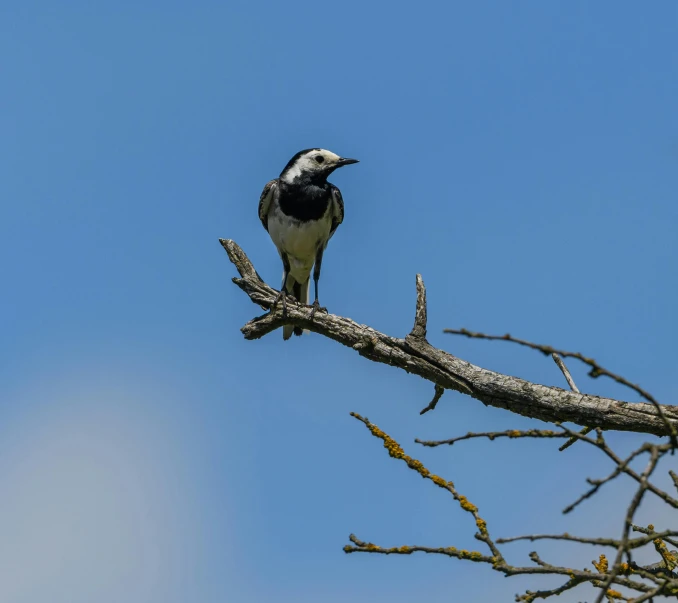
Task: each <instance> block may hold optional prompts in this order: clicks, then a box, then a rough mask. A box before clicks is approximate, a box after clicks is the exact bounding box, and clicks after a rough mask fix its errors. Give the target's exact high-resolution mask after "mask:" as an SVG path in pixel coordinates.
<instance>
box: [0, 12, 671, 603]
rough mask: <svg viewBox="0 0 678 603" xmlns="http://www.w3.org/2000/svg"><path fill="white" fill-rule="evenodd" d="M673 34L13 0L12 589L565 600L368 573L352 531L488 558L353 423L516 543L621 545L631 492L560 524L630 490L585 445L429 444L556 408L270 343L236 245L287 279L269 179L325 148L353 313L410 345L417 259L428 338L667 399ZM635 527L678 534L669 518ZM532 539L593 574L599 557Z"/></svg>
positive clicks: (324, 349)
mask: <svg viewBox="0 0 678 603" xmlns="http://www.w3.org/2000/svg"><path fill="white" fill-rule="evenodd" d="M676 26H678V7H677V6H676V4H675V3H674V2H670V1H664V2H661V1H658V2H654V3H652V4H648V5H644V6H643V7H642V9H641V8H639V6H638V5H637V4H636V3H631V2H609V1H601V2H596V3H590V2H579V1H570V2H567V3H565V2H559V3H555V2H551V3H544V2H537V1H530V2H499V1H489V0H488V1H485V2H473V3H471V2H466V3H461V2H456V3H449V2H420V3H417V4H416V5H413V4H411V3H404V2H391V3H388V4H386V3H372V4H369V3H368V4H365V3H359V2H355V1H353V0H346V1H344V2H341V3H327V2H325V3H321V2H297V3H293V4H290V3H273V2H259V3H249V2H235V1H232V2H229V3H216V2H195V3H193V4H192V5H191V6H190V7H188V5H186V4H184V3H178V2H163V3H159V2H147V3H141V4H140V3H131V2H118V3H117V4H116V5H115V6H113V5H110V4H109V5H105V4H103V3H101V4H98V5H92V4H91V3H79V2H75V1H73V2H66V3H59V5H58V6H57V5H55V4H54V3H47V2H43V3H41V2H24V3H17V2H15V3H11V2H9V3H5V4H3V7H2V8H0V56H2V59H1V60H0V61H1V63H0V64H1V66H2V74H3V77H2V81H3V84H4V86H3V89H4V93H3V94H2V100H1V101H0V103H1V105H0V106H1V110H0V138H1V140H2V144H0V165H2V177H1V178H0V207H1V213H0V252H1V257H2V262H1V263H0V266H1V270H2V282H3V291H2V298H1V301H0V304H1V305H2V307H3V311H2V313H1V316H2V318H1V319H0V320H1V322H0V328H1V330H2V337H1V338H0V498H2V500H3V501H4V502H3V511H2V513H1V514H0V531H2V533H3V534H4V535H5V536H4V537H3V539H2V545H1V546H0V564H1V566H2V567H4V568H5V570H4V571H3V575H4V577H3V580H2V583H1V584H0V599H2V600H7V601H13V602H17V603H33V602H36V603H37V602H41V601H45V600H47V599H49V600H50V601H52V602H53V603H61V602H64V603H66V602H68V603H78V602H80V601H82V602H85V601H87V602H89V601H93V600H96V601H98V602H99V603H106V602H108V601H111V602H113V601H116V602H117V601H120V600H125V601H127V602H129V603H136V602H139V603H142V602H156V601H158V602H163V603H174V602H183V601H201V602H217V601H219V602H220V601H237V602H240V601H247V602H249V601H252V602H259V601H262V602H263V601H276V602H287V601H289V602H295V603H305V602H308V603H310V602H316V601H319V600H321V601H325V602H328V603H332V602H334V601H340V600H341V601H344V600H346V599H347V598H350V599H351V600H353V601H357V602H362V601H365V602H366V601H374V600H386V599H388V600H390V601H394V602H395V603H399V602H405V601H412V600H421V599H426V600H427V601H429V602H430V603H436V602H438V601H441V602H442V601H449V600H450V597H452V598H453V599H454V600H459V601H470V600H474V601H498V600H506V601H509V600H512V597H513V594H514V593H515V592H518V591H523V590H524V589H525V588H527V587H530V586H544V585H547V584H552V585H554V584H555V583H553V582H548V581H542V582H539V581H535V580H529V581H526V580H522V579H516V578H514V579H510V580H507V579H504V578H502V577H501V576H500V575H498V574H495V573H493V572H491V571H490V570H489V569H488V568H486V567H481V566H478V565H475V564H471V563H461V562H455V561H449V560H447V559H438V558H435V557H431V556H427V557H424V556H420V557H416V556H413V557H407V558H393V557H389V558H386V557H384V558H382V557H375V556H360V555H351V556H347V555H345V554H344V553H343V552H342V547H343V545H344V544H346V543H347V537H348V534H349V533H351V532H355V533H356V534H357V535H358V537H360V538H362V539H365V540H371V541H373V542H376V543H378V544H382V545H384V546H395V545H402V544H423V545H430V546H457V547H467V548H469V547H472V548H478V547H477V543H476V542H475V541H474V540H473V538H472V534H473V526H472V524H471V523H470V521H469V518H468V517H467V516H465V515H464V514H463V512H461V511H460V510H459V509H458V507H457V506H456V504H454V503H453V501H450V500H448V499H447V498H446V497H445V496H444V493H442V492H440V491H438V489H436V488H433V487H432V486H431V485H430V484H427V483H424V482H422V480H421V479H420V478H418V477H417V476H415V475H411V474H408V471H407V470H406V468H405V467H404V466H400V465H398V464H397V463H396V462H395V461H393V460H391V459H389V458H388V457H387V456H386V454H385V452H384V451H383V449H382V448H381V446H380V444H379V442H377V441H376V440H374V439H373V438H371V437H370V436H369V434H368V432H367V431H366V430H365V428H364V427H363V426H362V425H360V424H359V423H358V422H356V421H355V420H354V419H351V417H350V416H349V412H350V411H356V412H359V413H361V414H363V415H366V416H368V417H369V418H370V419H371V420H373V421H374V422H375V423H377V424H378V425H379V426H380V427H382V428H383V429H385V430H386V431H388V432H389V433H390V434H391V435H393V436H394V437H396V438H397V439H399V440H400V442H401V444H402V445H403V446H405V448H406V450H407V451H408V452H409V453H410V454H412V455H414V456H418V457H419V458H421V459H422V460H423V461H424V462H425V463H426V464H427V466H429V467H430V468H431V469H432V470H435V472H436V473H438V474H440V475H443V476H445V477H446V478H448V479H453V480H454V481H455V483H456V484H457V486H458V488H459V489H460V490H461V491H462V492H463V493H464V494H466V495H467V496H468V497H469V499H471V500H472V501H473V502H475V503H476V504H477V505H478V506H479V507H480V509H481V513H482V514H483V516H484V517H485V518H486V519H487V521H488V523H489V528H490V530H491V532H492V533H493V534H494V535H496V536H510V535H515V534H518V533H529V532H540V531H558V530H567V531H569V532H571V533H584V532H586V531H587V530H588V531H589V533H590V532H592V531H593V530H595V531H596V533H597V534H598V535H601V536H603V535H609V536H616V535H618V534H619V533H620V530H621V522H622V517H621V514H620V512H616V510H617V509H618V508H619V507H618V505H619V504H620V501H622V502H623V501H625V500H626V498H625V497H628V495H629V492H630V490H629V489H628V484H624V483H620V484H618V485H617V484H615V485H611V486H609V487H608V488H607V490H604V491H603V492H602V493H601V496H600V497H599V498H598V499H595V500H593V501H590V502H589V503H588V504H587V505H586V506H584V507H582V508H581V509H579V510H578V511H577V512H576V513H574V514H572V516H571V517H570V516H567V517H563V516H561V515H560V510H561V509H562V508H563V507H564V506H566V505H567V504H568V503H570V502H571V501H572V500H573V499H574V498H576V497H577V496H578V495H579V494H580V493H581V492H582V490H583V488H585V482H584V478H585V477H586V476H593V477H597V476H598V477H599V476H602V475H605V474H606V473H607V472H608V471H609V466H608V465H607V464H606V463H605V461H604V459H602V458H598V457H596V456H595V455H591V454H590V451H588V450H585V449H584V447H583V446H579V447H577V446H575V447H573V448H572V449H571V450H569V451H568V452H567V453H566V454H559V453H557V451H556V448H557V445H555V444H554V443H552V442H544V443H534V442H495V443H493V444H492V445H488V444H487V443H479V442H478V443H475V442H469V443H465V444H463V445H460V446H458V447H454V448H452V449H445V450H441V449H438V450H428V449H426V450H423V449H421V447H418V446H417V445H415V444H414V443H413V439H414V438H415V437H421V438H444V437H451V436H453V435H459V434H462V433H465V432H466V431H468V430H486V429H506V428H514V427H516V428H521V427H527V426H534V425H539V424H538V423H536V422H532V421H529V420H527V419H525V418H522V417H518V416H514V415H511V414H510V413H507V412H505V411H502V410H498V409H490V408H485V407H484V406H482V405H481V404H479V403H477V402H476V401H473V400H470V399H468V398H465V397H463V396H461V395H459V394H456V393H448V394H446V395H445V397H444V398H443V400H442V401H441V403H440V405H439V407H438V409H437V410H436V411H435V412H433V413H429V414H428V415H425V416H424V417H420V416H419V414H418V411H419V410H420V408H422V407H423V406H425V405H426V404H427V403H428V401H429V400H430V397H431V395H432V392H433V387H432V386H431V385H430V384H428V383H426V382H424V381H422V380H421V379H419V378H417V377H414V376H409V375H405V374H401V373H400V372H398V371H396V370H394V369H391V368H389V367H386V366H381V365H374V364H371V363H369V362H368V361H366V360H365V359H363V358H360V357H359V356H358V355H357V353H355V352H353V351H352V350H348V349H345V348H341V347H339V346H338V345H337V344H335V343H333V342H331V341H329V340H326V339H324V338H322V337H320V336H317V335H310V336H306V337H302V338H294V339H293V340H292V341H289V342H283V341H282V337H281V335H280V334H279V333H274V334H272V335H269V336H268V337H266V338H264V339H263V340H261V341H257V342H246V341H244V340H243V339H242V337H241V335H240V333H239V330H238V329H239V327H240V326H241V325H242V324H243V323H244V322H245V321H247V320H248V319H249V318H251V317H252V316H254V315H256V314H257V312H258V308H257V307H255V306H254V305H252V304H251V303H250V301H249V300H248V299H247V298H246V297H245V296H244V295H243V294H242V293H241V292H240V291H239V290H238V289H237V288H236V287H234V286H233V285H232V284H231V282H230V279H231V277H232V276H233V275H234V269H233V268H232V266H231V265H230V264H229V262H228V260H227V257H226V255H225V253H224V252H223V250H222V249H221V247H220V246H219V244H218V242H217V240H218V238H219V237H224V238H233V239H235V240H236V241H237V242H238V243H239V244H240V245H241V246H242V247H243V249H244V250H245V251H246V252H247V253H248V254H249V256H250V258H251V259H252V260H253V261H254V263H255V265H256V267H257V269H258V271H259V272H260V274H262V276H263V277H264V278H265V279H266V280H268V281H269V282H270V283H272V284H273V285H274V286H277V284H278V281H279V278H280V271H281V268H280V262H279V259H278V257H277V254H276V252H275V249H274V247H273V245H272V243H271V242H270V240H269V238H268V235H267V234H266V232H265V231H264V230H263V229H262V228H261V225H260V223H259V221H258V219H257V213H256V205H257V201H258V198H259V194H260V192H261V189H262V187H263V185H264V184H265V182H266V181H268V180H269V179H270V178H273V177H275V176H277V175H278V174H279V172H280V170H281V169H282V167H283V166H284V165H285V163H286V162H287V160H288V159H289V158H290V157H291V156H292V155H293V154H294V153H295V152H296V151H298V150H299V149H303V148H308V147H315V146H319V147H323V148H328V149H330V150H332V151H335V152H337V153H339V154H341V155H344V156H349V157H356V158H358V159H360V160H361V163H360V164H358V165H356V166H351V167H348V168H346V169H342V170H341V171H339V172H337V173H336V174H335V175H334V176H333V178H332V180H333V182H334V183H335V184H337V185H339V186H340V187H341V189H342V192H343V195H344V199H345V203H346V218H345V221H344V224H343V225H342V226H341V228H340V229H339V231H338V233H337V234H336V236H335V237H334V238H333V240H332V242H331V245H330V246H329V248H328V251H327V253H326V254H325V260H324V263H323V275H322V279H321V285H320V287H321V289H320V291H321V293H320V295H321V298H320V299H321V302H322V303H323V304H324V305H326V306H327V307H328V308H329V309H330V310H331V311H333V312H336V313H339V314H343V315H346V316H350V317H352V318H353V319H355V320H357V321H358V322H362V323H367V324H370V325H372V326H373V327H375V328H378V329H380V330H383V331H386V332H388V333H389V334H392V335H396V336H401V335H404V334H405V333H407V332H408V331H409V329H410V327H411V323H412V320H413V313H414V299H415V292H414V275H415V273H417V272H421V273H422V274H423V276H424V279H425V282H426V285H427V288H428V294H429V334H430V340H431V342H432V343H433V344H435V345H439V346H442V347H444V348H445V349H447V350H448V351H450V352H452V353H454V354H457V355H459V356H460V357H462V358H464V359H466V360H469V361H471V362H475V363H477V364H480V365H482V366H485V367H487V368H491V369H494V370H499V371H503V372H508V373H510V374H514V375H518V376H521V377H525V378H529V379H533V380H536V381H538V382H541V383H547V384H553V385H559V386H563V380H562V377H561V375H560V374H559V372H558V371H557V369H556V367H555V365H552V363H551V362H550V360H547V359H545V358H543V357H542V356H541V355H539V354H535V353H529V352H528V351H524V350H520V349H516V348H512V347H510V346H508V345H507V344H502V343H497V344H489V343H484V342H472V341H465V340H461V339H454V338H452V337H451V336H448V335H443V334H442V329H443V328H446V327H462V326H464V327H467V328H470V329H477V330H484V331H487V332H493V333H504V332H507V331H509V332H511V333H512V334H515V335H517V336H523V337H525V338H531V339H533V340H537V341H540V342H544V343H551V344H553V345H557V346H562V347H563V348H566V349H575V350H581V351H583V352H586V353H587V354H590V355H592V356H594V357H595V358H596V359H598V360H599V361H600V362H601V363H603V364H604V365H605V366H607V367H609V368H610V369H612V370H617V371H619V372H621V373H623V374H625V375H627V376H628V377H629V378H631V379H633V380H635V381H637V382H639V383H641V384H642V385H644V386H646V387H647V388H648V389H650V390H651V391H652V392H653V393H654V394H655V395H656V396H657V397H658V398H659V399H660V400H662V401H664V402H667V403H670V402H674V401H675V400H676V398H677V397H678V390H677V389H676V385H675V380H674V379H673V378H672V375H673V372H674V369H675V352H674V350H675V345H674V342H675V339H676V336H677V335H678V333H677V325H676V320H675V316H674V308H675V298H676V293H677V288H676V279H675V273H676V269H675V266H676V260H677V259H678V243H677V238H676V234H675V233H676V225H677V221H678V204H676V193H675V191H676V173H678V172H677V169H678V117H677V114H676V110H675V107H676V98H678V79H677V78H676V73H678V46H676V43H675V40H676ZM571 368H572V370H573V373H574V375H575V378H576V379H577V381H578V384H579V386H580V388H581V389H582V390H584V391H587V392H591V393H600V394H606V395H611V396H618V397H621V398H623V399H628V400H631V401H634V400H636V399H637V398H636V397H634V396H632V395H630V394H629V393H626V392H625V391H624V390H622V389H620V388H619V387H616V386H614V385H613V384H611V383H607V382H602V381H598V382H592V381H591V380H588V379H587V378H586V377H585V371H583V370H581V369H580V368H579V367H577V366H576V365H572V366H571ZM611 439H612V441H613V442H615V443H616V444H617V445H619V446H620V448H621V449H628V448H629V447H631V446H633V445H637V444H638V443H639V442H640V441H642V440H641V438H640V437H639V436H635V435H629V434H620V435H617V436H611ZM671 460H672V459H671ZM664 473H665V471H664ZM663 479H664V478H662V480H663ZM661 483H664V482H661ZM639 520H643V521H646V522H649V521H654V523H655V524H656V525H662V524H666V523H667V522H670V521H673V523H674V524H675V516H674V517H673V518H670V517H669V515H668V512H667V511H663V510H661V508H660V507H659V506H657V505H652V504H645V505H644V506H643V507H642V508H641V510H640V514H639ZM532 548H535V547H534V546H531V547H530V546H525V547H522V546H519V545H514V547H513V548H512V549H507V551H508V552H509V555H513V556H512V558H511V560H512V561H514V562H515V563H525V564H529V560H528V559H527V556H526V553H527V551H529V550H531V549H532ZM537 549H538V550H539V551H540V553H541V554H542V556H543V557H544V558H545V559H547V560H549V561H552V562H554V563H556V562H563V563H572V564H575V565H577V566H579V567H585V566H587V565H588V566H589V567H590V564H589V562H590V560H591V559H593V558H595V557H597V555H598V554H599V553H600V552H601V551H598V550H596V549H593V548H591V549H569V548H560V547H559V548H555V547H549V546H547V545H543V546H539V547H537ZM7 568H9V569H7ZM582 596H583V595H581V594H579V593H574V594H572V596H571V598H569V599H567V598H565V596H563V597H561V599H562V600H564V601H570V600H572V601H576V600H581V597H582Z"/></svg>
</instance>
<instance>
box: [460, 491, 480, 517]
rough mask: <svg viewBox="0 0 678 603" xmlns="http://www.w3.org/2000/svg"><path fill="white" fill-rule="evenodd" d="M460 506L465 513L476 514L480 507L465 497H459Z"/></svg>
mask: <svg viewBox="0 0 678 603" xmlns="http://www.w3.org/2000/svg"><path fill="white" fill-rule="evenodd" d="M459 504H460V505H461V508H462V509H464V511H468V512H469V513H475V512H476V511H478V507H476V506H475V505H474V504H473V503H472V502H470V501H469V500H468V498H466V497H465V496H464V495H460V496H459Z"/></svg>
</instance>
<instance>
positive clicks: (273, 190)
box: [259, 178, 278, 232]
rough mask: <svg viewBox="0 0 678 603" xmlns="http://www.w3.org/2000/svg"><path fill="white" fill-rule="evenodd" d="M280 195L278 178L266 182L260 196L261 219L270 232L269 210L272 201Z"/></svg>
mask: <svg viewBox="0 0 678 603" xmlns="http://www.w3.org/2000/svg"><path fill="white" fill-rule="evenodd" d="M277 195H278V179H277V178H276V179H275V180H271V181H270V182H267V183H266V186H265V187H264V190H263V191H262V193H261V197H259V219H260V220H261V223H262V224H263V225H264V228H265V229H266V232H268V212H269V210H270V209H271V201H273V199H274V198H275V197H276V196H277Z"/></svg>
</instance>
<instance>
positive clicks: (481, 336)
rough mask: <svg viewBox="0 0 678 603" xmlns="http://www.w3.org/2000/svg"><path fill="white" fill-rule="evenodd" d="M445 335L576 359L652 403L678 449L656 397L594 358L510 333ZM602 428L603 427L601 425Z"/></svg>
mask: <svg viewBox="0 0 678 603" xmlns="http://www.w3.org/2000/svg"><path fill="white" fill-rule="evenodd" d="M443 333H450V334H451V335H465V336H466V337H470V338H473V339H488V340H491V341H510V342H512V343H517V344H518V345H522V346H525V347H528V348H531V349H533V350H539V351H540V352H542V353H543V354H559V355H560V356H564V357H566V358H576V359H577V360H581V361H582V362H583V363H584V364H588V365H589V366H590V367H591V370H590V371H589V376H590V377H592V378H593V379H596V378H597V377H600V376H603V377H609V378H610V379H613V380H614V381H616V382H617V383H620V384H621V385H625V386H626V387H628V388H630V389H632V390H633V391H635V392H636V393H638V394H640V395H641V396H642V397H643V398H645V399H646V400H648V401H649V402H651V403H652V405H653V406H654V407H655V408H656V409H657V414H658V415H659V416H660V417H661V420H662V422H663V423H664V424H665V426H666V428H667V434H668V435H669V436H670V437H671V443H672V444H673V447H674V448H678V437H677V436H678V430H677V429H676V426H675V425H674V424H673V422H671V421H670V420H669V418H668V417H667V416H666V413H665V412H664V408H665V407H663V406H662V405H661V404H659V402H657V400H656V399H655V398H654V396H652V394H650V393H649V392H648V391H646V390H644V389H643V388H642V387H640V386H639V385H636V384H635V383H631V382H630V381H629V380H627V379H625V378H624V377H622V376H621V375H616V374H615V373H612V372H610V371H608V370H607V369H606V368H603V367H602V366H600V365H599V364H598V363H597V362H596V361H595V360H594V359H593V358H588V357H587V356H584V355H583V354H580V353H579V352H566V351H564V350H556V349H555V348H553V347H551V346H550V345H542V344H539V343H533V342H531V341H526V340H525V339H518V338H517V337H512V336H511V335H509V334H508V333H506V335H486V334H485V333H476V332H473V331H469V330H467V329H444V330H443ZM600 427H603V426H602V425H600Z"/></svg>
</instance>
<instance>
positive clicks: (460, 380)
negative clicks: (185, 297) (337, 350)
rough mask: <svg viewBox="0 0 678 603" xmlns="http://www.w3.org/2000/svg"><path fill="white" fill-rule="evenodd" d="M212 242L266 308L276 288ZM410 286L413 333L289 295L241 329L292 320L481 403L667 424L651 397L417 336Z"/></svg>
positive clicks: (226, 243)
mask: <svg viewBox="0 0 678 603" xmlns="http://www.w3.org/2000/svg"><path fill="white" fill-rule="evenodd" d="M220 242H221V244H222V246H223V247H224V249H225V250H226V252H227V253H228V257H229V258H230V260H231V262H233V264H234V265H235V267H236V268H237V270H238V272H239V274H240V278H234V279H233V282H234V283H235V284H236V285H238V287H240V288H241V289H242V290H243V291H244V292H245V293H246V294H247V295H248V296H249V297H250V299H251V300H252V301H253V302H254V303H255V304H257V305H259V306H261V307H262V308H264V309H270V308H271V306H272V305H273V302H274V300H275V297H276V295H277V293H278V292H277V291H276V290H275V289H273V288H272V287H270V286H268V285H267V284H266V283H265V282H264V281H263V280H262V279H261V277H260V276H259V275H258V274H257V271H256V270H255V269H254V266H253V265H252V263H251V262H250V260H249V258H248V257H247V255H245V252H244V251H243V250H242V249H241V248H240V247H239V246H238V245H237V243H235V242H234V241H231V240H224V239H220ZM419 280H420V279H418V282H419ZM418 289H419V290H420V291H421V294H420V295H418V298H420V299H421V302H420V310H419V311H417V318H416V321H415V327H414V329H413V331H415V332H416V335H415V336H413V335H412V334H410V335H408V336H407V337H405V338H404V339H400V338H396V337H391V336H389V335H386V334H384V333H380V332H379V331H376V330H375V329H372V328H371V327H368V326H366V325H361V324H358V323H356V322H354V321H353V320H351V319H350V318H344V317H342V316H337V315H334V314H324V313H316V314H315V316H314V317H313V318H312V314H311V307H310V306H305V305H301V304H297V303H288V304H287V315H286V316H283V312H282V308H281V307H277V308H276V309H274V310H273V311H272V312H269V313H267V314H265V315H263V316H259V317H257V318H254V319H252V320H250V321H249V322H248V323H247V324H245V325H244V326H243V327H242V329H241V331H242V333H243V334H244V336H245V338H246V339H259V338H260V337H263V336H264V335H266V334H267V333H270V332H271V331H273V330H275V329H277V328H279V327H281V326H283V325H284V324H294V325H296V326H299V327H302V328H304V329H308V330H309V331H313V332H315V333H319V334H321V335H324V336H325V337H328V338H330V339H333V340H334V341H337V342H339V343H341V344H342V345H345V346H347V347H350V348H353V349H354V350H357V351H358V352H359V353H360V354H361V355H362V356H364V357H365V358H368V359H369V360H372V361H374V362H381V363H384V364H389V365H391V366H395V367H397V368H400V369H403V370H405V371H407V372H408V373H414V374H416V375H419V376H420V377H423V378H424V379H427V380H428V381H430V382H432V383H434V384H436V385H439V386H440V387H442V388H444V389H453V390H456V391H459V392H461V393H464V394H467V395H469V396H472V397H473V398H475V399H477V400H480V401H481V402H482V403H483V404H485V405H489V406H494V407H497V408H504V409H507V410H510V411H511V412H515V413H517V414H520V415H523V416H526V417H531V418H534V419H541V420H543V421H549V422H557V421H571V422H573V423H576V424H578V425H582V426H584V425H594V426H597V427H600V428H602V429H612V430H619V431H637V432H642V433H651V434H655V435H660V436H665V435H669V433H670V431H669V428H668V427H667V424H666V423H664V421H663V420H662V418H661V417H660V416H658V414H657V410H656V409H655V408H653V406H652V405H651V404H647V403H629V402H621V401H618V400H614V399H611V398H603V397H600V396H592V395H588V394H579V393H576V392H572V391H566V390H563V389H560V388H558V387H547V386H545V385H539V384H536V383H531V382H529V381H525V380H524V379H519V378H517V377H512V376H510V375H503V374H501V373H496V372H494V371H489V370H487V369H484V368H481V367H479V366H475V365H473V364H470V363H469V362H466V361H464V360H462V359H460V358H457V357H456V356H453V355H452V354H449V353H447V352H445V351H443V350H440V349H437V348H434V347H433V346H431V345H430V344H429V343H428V342H427V341H426V339H425V338H424V337H420V336H419V334H420V333H421V332H422V328H420V327H422V325H425V322H424V321H423V315H425V312H423V313H422V312H421V309H422V308H424V307H425V305H424V304H425V301H424V295H423V281H422V282H421V287H420V288H419V287H418ZM424 333H425V331H424ZM661 408H662V411H663V413H664V415H665V416H666V417H667V420H668V421H670V423H669V424H670V425H671V426H672V427H675V425H677V424H678V408H676V407H675V406H666V405H664V406H662V407H661Z"/></svg>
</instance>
